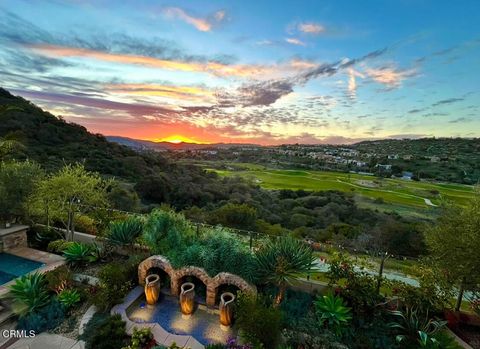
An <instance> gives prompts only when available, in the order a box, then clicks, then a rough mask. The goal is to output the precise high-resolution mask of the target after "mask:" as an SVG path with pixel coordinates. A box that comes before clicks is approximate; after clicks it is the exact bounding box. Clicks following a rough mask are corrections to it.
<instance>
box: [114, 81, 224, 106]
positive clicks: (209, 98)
mask: <svg viewBox="0 0 480 349" xmlns="http://www.w3.org/2000/svg"><path fill="white" fill-rule="evenodd" d="M105 88H106V90H107V91H111V92H117V93H124V94H131V95H142V96H159V97H166V98H173V99H178V100H189V101H199V102H205V103H214V102H215V93H214V91H212V90H209V89H206V88H200V87H195V86H171V85H157V84H109V85H105Z"/></svg>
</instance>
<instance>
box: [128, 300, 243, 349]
mask: <svg viewBox="0 0 480 349" xmlns="http://www.w3.org/2000/svg"><path fill="white" fill-rule="evenodd" d="M126 312H127V316H128V317H129V318H130V319H131V320H132V321H134V322H137V323H158V324H160V326H162V327H163V328H164V329H165V330H166V331H168V332H170V333H173V334H180V335H191V336H193V337H195V338H196V339H197V340H198V341H199V342H200V343H202V344H203V345H207V344H211V343H226V341H227V340H228V339H229V338H232V337H235V336H236V333H237V330H236V328H235V326H234V325H233V326H231V327H228V328H225V327H223V326H221V325H220V321H219V312H218V311H214V310H209V309H207V308H206V307H205V306H204V305H197V307H196V309H195V312H194V313H193V314H192V315H191V316H188V317H185V316H183V314H182V312H181V311H179V304H178V298H177V297H173V296H170V295H165V294H164V293H160V297H159V300H158V302H157V304H155V305H154V306H147V305H146V299H145V296H144V295H143V296H141V297H139V298H138V299H137V300H136V301H134V302H133V303H132V304H131V305H130V306H129V307H128V308H127V310H126Z"/></svg>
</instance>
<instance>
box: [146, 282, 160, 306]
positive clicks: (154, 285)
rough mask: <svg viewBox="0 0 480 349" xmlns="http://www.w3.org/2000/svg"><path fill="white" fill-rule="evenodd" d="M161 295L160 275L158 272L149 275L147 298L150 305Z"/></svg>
mask: <svg viewBox="0 0 480 349" xmlns="http://www.w3.org/2000/svg"><path fill="white" fill-rule="evenodd" d="M159 296H160V276H158V275H157V274H151V275H148V276H147V277H146V278H145V298H146V299H147V304H148V305H154V304H155V303H157V301H158V297H159Z"/></svg>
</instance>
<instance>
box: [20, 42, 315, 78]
mask: <svg viewBox="0 0 480 349" xmlns="http://www.w3.org/2000/svg"><path fill="white" fill-rule="evenodd" d="M286 40H287V41H288V42H290V43H292V44H294V45H305V44H304V43H303V42H301V41H300V40H298V42H297V39H286ZM289 40H290V41H289ZM26 47H27V48H29V49H31V50H32V51H34V52H35V53H37V54H41V55H44V56H47V57H55V58H58V57H65V58H69V57H78V58H89V59H95V60H99V61H105V62H112V63H120V64H132V65H141V66H146V67H153V68H158V69H165V70H176V71H188V72H200V73H208V74H212V75H215V76H221V77H240V78H250V79H256V80H261V79H269V78H272V77H278V76H284V75H285V74H287V73H288V72H291V71H302V70H307V69H311V68H314V67H315V66H317V65H318V64H317V63H314V62H309V61H302V60H298V59H294V60H292V61H290V62H288V63H284V64H274V65H269V66H267V65H257V64H232V65H229V64H224V63H220V62H184V61H175V60H165V59H160V58H155V57H148V56H139V55H127V54H120V53H108V52H102V51H95V50H90V49H84V48H75V47H67V46H57V45H44V44H41V45H27V46H26Z"/></svg>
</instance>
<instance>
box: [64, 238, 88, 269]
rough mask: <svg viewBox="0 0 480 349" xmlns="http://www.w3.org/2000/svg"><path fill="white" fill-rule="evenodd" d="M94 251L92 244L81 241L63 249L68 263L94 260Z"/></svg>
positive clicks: (82, 262) (74, 263) (76, 263)
mask: <svg viewBox="0 0 480 349" xmlns="http://www.w3.org/2000/svg"><path fill="white" fill-rule="evenodd" d="M93 252H94V251H93V248H92V246H91V245H87V244H84V243H81V242H74V243H73V244H71V245H70V246H68V248H67V249H66V250H64V251H63V255H64V257H65V259H66V260H67V262H68V263H70V264H73V265H78V264H84V263H88V262H94V261H95V260H96V257H95V255H94V253H93Z"/></svg>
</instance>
